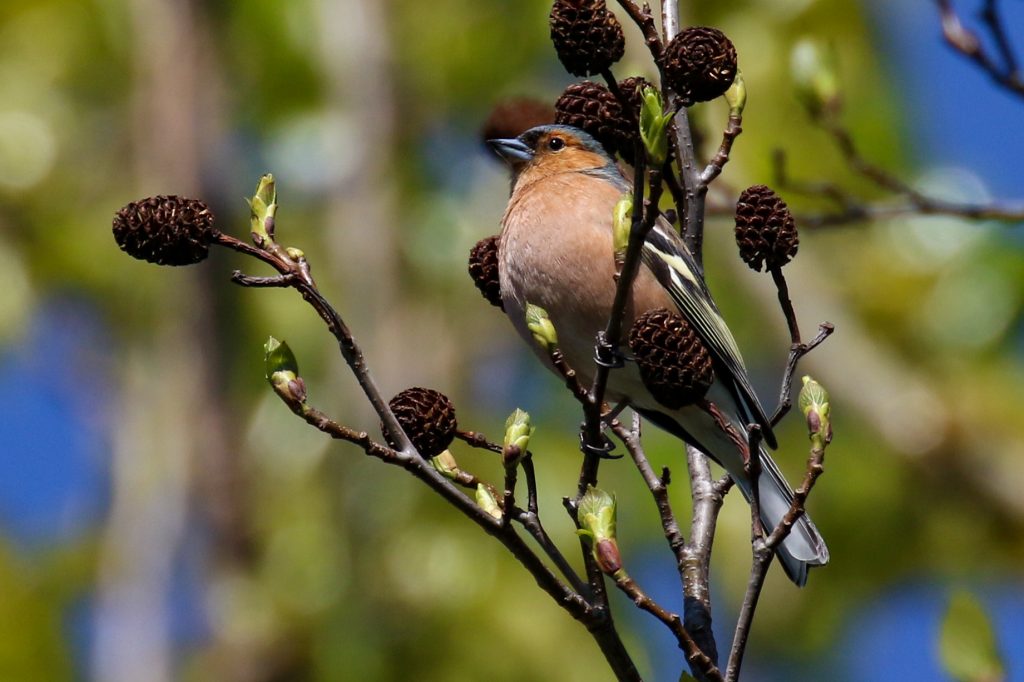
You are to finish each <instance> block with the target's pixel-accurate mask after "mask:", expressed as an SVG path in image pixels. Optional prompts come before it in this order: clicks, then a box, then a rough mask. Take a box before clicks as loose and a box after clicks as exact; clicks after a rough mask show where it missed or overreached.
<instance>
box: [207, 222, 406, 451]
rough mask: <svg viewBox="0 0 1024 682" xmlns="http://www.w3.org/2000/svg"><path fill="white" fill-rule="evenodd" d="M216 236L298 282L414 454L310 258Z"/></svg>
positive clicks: (391, 428) (383, 416) (387, 424)
mask: <svg viewBox="0 0 1024 682" xmlns="http://www.w3.org/2000/svg"><path fill="white" fill-rule="evenodd" d="M214 239H215V240H216V243H217V244H220V245H221V246H225V247H227V248H230V249H233V250H235V251H238V252H240V253H244V254H246V255H249V256H253V257H254V258H257V259H259V260H261V261H263V262H264V263H267V264H268V265H270V266H271V267H273V268H274V269H275V270H277V271H278V272H279V273H280V274H282V275H287V276H290V277H293V278H294V280H295V281H294V282H292V287H293V288H295V289H296V290H297V291H298V292H299V293H300V294H301V295H302V298H303V299H305V301H306V302H307V303H309V304H310V305H311V306H312V307H313V309H314V310H316V312H317V314H318V315H320V318H321V319H322V320H323V321H324V322H325V323H326V324H327V329H328V331H330V332H331V334H332V335H333V336H334V338H335V339H336V340H337V342H338V349H339V350H340V351H341V355H342V357H343V358H344V359H345V362H346V363H347V364H348V366H349V368H350V369H351V370H352V374H353V375H354V376H355V378H356V381H357V382H358V383H359V386H360V388H362V389H363V395H365V396H366V399H367V400H368V401H369V402H370V405H371V406H372V407H373V409H374V412H376V413H377V417H378V418H379V419H380V420H381V422H382V423H383V424H384V430H385V431H386V432H387V435H388V439H389V441H390V442H393V443H397V444H398V445H399V446H400V449H401V451H402V452H403V453H404V454H405V455H406V456H412V454H413V453H414V452H415V449H414V448H413V446H412V443H411V442H410V441H409V437H408V436H406V435H405V431H403V430H402V427H401V426H400V425H399V424H398V420H397V419H396V418H395V415H394V413H393V412H392V411H391V408H390V407H389V406H388V404H387V402H386V401H385V400H384V398H383V397H381V394H380V390H379V389H378V388H377V383H376V382H375V381H374V379H373V377H372V376H371V375H370V372H369V371H368V370H367V366H366V359H365V358H364V357H363V351H362V349H360V348H359V346H358V345H357V344H356V341H355V338H354V337H353V336H352V332H351V331H350V330H349V328H348V325H346V324H345V321H344V320H343V319H342V318H341V315H339V314H338V311H336V310H335V309H334V308H333V307H331V305H330V304H329V303H328V302H327V300H326V299H324V297H323V296H322V295H321V294H320V291H319V290H318V289H317V287H316V283H315V282H314V281H313V278H312V277H311V276H310V274H309V264H308V263H307V262H306V260H305V259H304V258H299V259H293V258H292V257H291V256H290V255H288V254H287V251H286V250H285V249H282V248H281V247H280V246H278V245H277V243H276V242H270V243H269V244H265V245H264V247H265V248H258V247H254V246H251V245H249V244H246V243H245V242H243V241H241V240H239V239H235V238H234V237H231V236H230V235H225V234H221V233H219V232H218V233H216V234H215V235H214Z"/></svg>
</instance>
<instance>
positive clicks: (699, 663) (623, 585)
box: [614, 570, 723, 682]
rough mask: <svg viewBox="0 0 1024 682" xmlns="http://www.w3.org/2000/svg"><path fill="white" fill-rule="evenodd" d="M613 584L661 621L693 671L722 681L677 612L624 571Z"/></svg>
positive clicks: (718, 681) (707, 678) (643, 609)
mask: <svg viewBox="0 0 1024 682" xmlns="http://www.w3.org/2000/svg"><path fill="white" fill-rule="evenodd" d="M614 578H615V585H616V587H618V588H619V589H620V590H622V592H623V593H624V594H625V595H626V596H628V597H629V598H630V599H631V600H633V603H634V604H636V606H637V608H639V609H641V610H642V611H646V612H647V613H649V614H651V615H652V616H654V617H655V618H657V619H658V620H660V621H661V622H662V623H664V624H665V625H666V626H667V627H668V629H669V630H670V631H671V632H672V634H673V635H675V637H676V641H677V642H678V644H679V648H680V649H682V650H683V652H684V653H685V654H686V661H687V663H689V664H690V668H691V669H692V670H694V671H700V673H701V674H702V676H703V678H704V679H706V680H710V681H711V682H723V678H722V672H721V671H720V670H719V669H718V666H716V665H715V662H714V661H713V660H711V658H709V657H708V656H707V654H705V653H704V652H703V651H702V650H701V648H700V646H699V645H698V644H697V642H696V641H695V640H694V638H693V637H692V636H691V635H690V633H689V632H687V631H686V627H684V625H683V621H682V620H681V619H680V618H679V614H676V613H670V612H669V611H666V610H665V609H664V608H662V607H661V606H660V605H659V604H658V603H657V602H656V601H654V600H653V599H651V598H650V597H649V596H648V595H647V593H646V592H644V591H643V590H642V589H641V588H640V586H639V585H638V584H637V583H636V581H635V580H633V579H632V578H631V577H630V576H629V575H628V574H627V573H626V572H625V571H622V570H620V571H618V572H617V573H616V574H615V575H614Z"/></svg>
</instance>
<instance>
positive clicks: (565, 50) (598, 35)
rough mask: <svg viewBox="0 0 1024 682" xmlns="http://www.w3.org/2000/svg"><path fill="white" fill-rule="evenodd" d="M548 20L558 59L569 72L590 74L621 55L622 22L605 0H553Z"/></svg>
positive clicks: (623, 43) (623, 47)
mask: <svg viewBox="0 0 1024 682" xmlns="http://www.w3.org/2000/svg"><path fill="white" fill-rule="evenodd" d="M548 20H549V24H550V25H551V42H552V43H554V45H555V52H556V53H557V54H558V59H559V61H561V62H562V66H564V67H565V69H566V71H568V72H569V73H571V74H572V75H574V76H592V75H594V74H598V73H601V72H602V71H604V70H605V69H607V68H609V67H611V65H612V64H614V63H615V62H617V61H619V60H620V59H622V55H623V53H624V52H625V49H626V39H625V36H623V34H622V25H621V24H620V23H619V20H618V19H616V18H615V15H614V14H612V13H611V12H610V11H608V7H607V6H606V5H605V0H555V3H554V5H552V6H551V15H550V16H549V17H548Z"/></svg>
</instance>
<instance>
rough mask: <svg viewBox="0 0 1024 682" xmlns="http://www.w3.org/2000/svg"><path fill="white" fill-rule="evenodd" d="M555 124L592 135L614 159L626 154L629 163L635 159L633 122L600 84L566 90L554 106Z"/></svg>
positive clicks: (588, 82)
mask: <svg viewBox="0 0 1024 682" xmlns="http://www.w3.org/2000/svg"><path fill="white" fill-rule="evenodd" d="M555 123H557V124H559V125H567V126H575V127H577V128H580V129H582V130H583V131H584V132H587V133H590V134H591V135H592V136H593V137H594V139H595V140H597V141H598V142H600V143H601V145H602V146H604V148H605V150H607V152H608V153H609V154H611V155H614V154H615V153H616V152H618V151H621V150H627V153H628V156H627V157H626V158H627V160H632V158H633V154H632V149H633V142H632V136H631V130H632V128H631V126H630V122H629V120H628V118H626V117H624V116H623V113H622V105H621V104H620V103H619V100H617V99H616V98H615V95H613V94H612V93H611V91H610V90H609V89H608V88H606V87H605V86H603V85H601V84H599V83H592V82H590V81H583V82H582V83H573V84H572V85H570V86H569V87H567V88H566V89H565V92H563V93H562V96H561V97H559V98H558V101H557V102H555Z"/></svg>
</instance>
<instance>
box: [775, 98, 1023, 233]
mask: <svg viewBox="0 0 1024 682" xmlns="http://www.w3.org/2000/svg"><path fill="white" fill-rule="evenodd" d="M814 120H815V121H816V122H817V123H819V124H820V125H821V127H822V128H823V129H824V130H825V131H826V132H828V133H829V136H830V137H831V138H832V140H833V142H834V143H835V145H836V147H837V148H838V149H839V152H840V153H841V154H842V156H843V159H844V160H845V161H846V163H847V165H848V166H849V167H850V169H851V170H852V171H853V172H855V173H857V174H858V175H860V176H862V177H864V178H866V179H867V180H869V181H870V182H872V183H873V184H875V185H876V186H878V187H880V188H882V189H884V190H886V191H888V192H890V193H892V194H894V195H895V196H896V198H897V200H896V201H892V200H887V201H884V202H870V201H867V200H865V199H861V198H860V197H857V196H856V195H854V194H853V193H851V192H849V191H847V190H845V189H843V188H842V187H840V186H839V185H837V184H835V183H832V182H799V181H795V180H793V179H791V178H790V177H789V174H788V172H787V166H786V155H785V153H784V152H783V151H782V150H775V152H774V154H773V168H774V180H775V184H776V186H777V187H778V188H779V189H780V190H788V191H791V192H798V193H800V194H804V195H807V196H812V197H819V198H823V199H826V200H828V201H829V202H831V203H833V204H835V205H836V206H837V210H835V211H831V212H825V213H817V214H799V215H797V216H796V218H797V221H798V222H799V224H800V225H801V226H803V227H812V228H822V227H835V226H842V225H849V224H851V223H858V222H866V221H870V220H880V219H884V218H894V217H899V216H904V215H945V216H953V217H957V218H967V219H970V220H994V221H999V222H1005V223H1020V222H1024V205H1021V204H1020V203H1017V204H1002V203H999V202H989V203H971V202H958V201H949V200H946V199H939V198H937V197H932V196H929V195H927V194H925V193H923V192H921V191H919V190H917V189H915V188H914V187H912V186H910V185H909V184H907V183H906V182H905V181H903V180H901V179H900V178H898V177H897V176H895V175H894V174H892V173H890V172H889V171H887V170H885V169H883V168H882V167H880V166H877V165H875V164H873V163H871V162H869V161H868V160H867V159H865V158H864V157H863V156H862V155H861V153H860V151H859V149H858V148H857V146H856V144H855V142H854V139H853V136H852V135H851V134H850V132H849V131H848V130H846V129H845V128H844V127H842V126H841V125H840V124H839V123H838V122H837V121H835V120H834V119H833V118H831V117H826V116H816V117H815V118H814Z"/></svg>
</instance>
